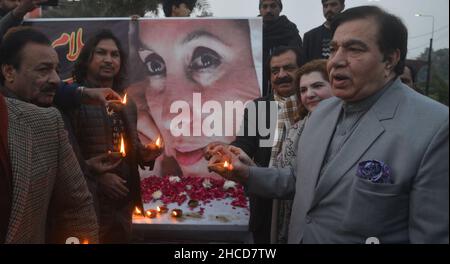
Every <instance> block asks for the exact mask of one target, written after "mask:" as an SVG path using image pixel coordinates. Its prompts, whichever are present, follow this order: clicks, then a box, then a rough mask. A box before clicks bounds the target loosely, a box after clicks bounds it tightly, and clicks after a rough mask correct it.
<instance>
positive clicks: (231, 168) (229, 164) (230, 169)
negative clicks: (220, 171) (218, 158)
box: [223, 161, 233, 171]
mask: <svg viewBox="0 0 450 264" xmlns="http://www.w3.org/2000/svg"><path fill="white" fill-rule="evenodd" d="M223 167H224V168H225V169H227V170H229V171H232V170H233V164H231V163H228V161H225V162H224V163H223Z"/></svg>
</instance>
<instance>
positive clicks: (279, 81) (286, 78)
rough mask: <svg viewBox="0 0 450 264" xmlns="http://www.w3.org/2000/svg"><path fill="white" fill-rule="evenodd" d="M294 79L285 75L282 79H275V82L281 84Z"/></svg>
mask: <svg viewBox="0 0 450 264" xmlns="http://www.w3.org/2000/svg"><path fill="white" fill-rule="evenodd" d="M293 81H294V79H292V78H291V77H289V76H286V77H283V78H280V79H276V80H275V82H274V83H275V84H276V85H280V84H284V83H289V84H290V83H292V82H293Z"/></svg>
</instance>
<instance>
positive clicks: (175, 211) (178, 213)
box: [172, 209, 183, 218]
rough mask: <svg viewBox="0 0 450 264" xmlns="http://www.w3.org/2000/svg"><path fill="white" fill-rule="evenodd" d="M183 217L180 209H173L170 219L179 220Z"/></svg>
mask: <svg viewBox="0 0 450 264" xmlns="http://www.w3.org/2000/svg"><path fill="white" fill-rule="evenodd" d="M182 216H183V211H181V209H173V210H172V217H175V218H180V217H182Z"/></svg>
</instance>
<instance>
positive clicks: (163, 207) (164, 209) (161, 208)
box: [156, 205, 169, 214]
mask: <svg viewBox="0 0 450 264" xmlns="http://www.w3.org/2000/svg"><path fill="white" fill-rule="evenodd" d="M156 210H157V211H158V213H160V214H164V213H167V211H168V210H169V209H167V207H166V206H164V205H161V206H158V207H156Z"/></svg>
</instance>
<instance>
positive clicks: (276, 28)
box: [263, 16, 302, 96]
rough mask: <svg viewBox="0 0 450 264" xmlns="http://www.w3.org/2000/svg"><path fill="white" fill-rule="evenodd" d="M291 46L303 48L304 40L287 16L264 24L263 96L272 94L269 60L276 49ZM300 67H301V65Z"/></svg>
mask: <svg viewBox="0 0 450 264" xmlns="http://www.w3.org/2000/svg"><path fill="white" fill-rule="evenodd" d="M280 46H289V47H296V48H298V49H299V50H301V48H302V38H301V37H300V35H299V31H298V29H297V26H296V25H295V24H294V23H292V22H291V21H289V19H288V18H287V17H286V16H280V17H279V18H278V19H277V20H274V21H266V22H264V24H263V63H264V64H265V65H264V68H263V69H264V70H263V96H266V95H268V94H270V93H271V87H270V78H269V77H270V72H269V68H268V61H267V60H268V58H269V57H270V55H271V54H272V51H273V50H274V49H275V48H276V47H280ZM299 66H300V65H299Z"/></svg>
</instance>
